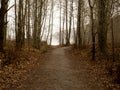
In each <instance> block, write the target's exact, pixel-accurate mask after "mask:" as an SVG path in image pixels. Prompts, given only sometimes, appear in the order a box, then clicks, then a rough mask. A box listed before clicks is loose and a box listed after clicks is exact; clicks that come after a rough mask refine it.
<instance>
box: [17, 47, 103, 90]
mask: <svg viewBox="0 0 120 90" xmlns="http://www.w3.org/2000/svg"><path fill="white" fill-rule="evenodd" d="M65 49H66V48H57V49H54V50H52V51H50V52H47V53H46V54H45V55H44V60H40V61H39V62H38V63H37V64H36V66H35V68H34V69H33V70H32V72H31V74H30V76H29V78H28V80H26V81H25V83H23V86H22V87H21V88H19V89H15V90H105V89H103V88H102V87H100V86H99V83H98V82H95V80H94V77H93V76H92V75H90V74H89V69H88V68H87V67H86V66H85V65H84V64H83V63H81V62H78V61H77V60H75V58H68V57H67V56H66V54H65Z"/></svg>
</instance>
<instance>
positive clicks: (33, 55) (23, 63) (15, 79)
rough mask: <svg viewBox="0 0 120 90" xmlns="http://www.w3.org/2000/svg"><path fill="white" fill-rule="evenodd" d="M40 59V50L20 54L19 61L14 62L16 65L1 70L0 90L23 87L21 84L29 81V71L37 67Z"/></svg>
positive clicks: (9, 65)
mask: <svg viewBox="0 0 120 90" xmlns="http://www.w3.org/2000/svg"><path fill="white" fill-rule="evenodd" d="M17 56H18V55H17ZM39 58H40V51H38V50H34V51H28V50H25V51H24V50H22V51H21V52H19V56H18V57H16V58H15V59H17V60H14V61H16V62H15V63H10V64H8V65H5V66H4V67H2V68H0V90H2V89H8V88H10V89H12V88H14V87H21V82H22V81H23V80H25V79H27V77H28V73H29V71H30V70H32V67H33V66H35V65H36V62H37V60H38V59H39ZM18 61H19V62H18Z"/></svg>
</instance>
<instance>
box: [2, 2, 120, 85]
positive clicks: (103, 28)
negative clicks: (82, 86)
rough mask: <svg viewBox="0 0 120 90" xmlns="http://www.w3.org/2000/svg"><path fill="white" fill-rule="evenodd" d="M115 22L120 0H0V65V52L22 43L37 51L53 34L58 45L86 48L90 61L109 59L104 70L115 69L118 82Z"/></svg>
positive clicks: (119, 43)
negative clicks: (107, 66)
mask: <svg viewBox="0 0 120 90" xmlns="http://www.w3.org/2000/svg"><path fill="white" fill-rule="evenodd" d="M11 1H12V2H13V3H12V5H9V4H10V2H11ZM55 9H56V10H57V11H56V10H55ZM11 10H12V12H13V14H12V16H9V13H10V11H11ZM56 14H57V15H58V16H57V19H58V20H55V15H56ZM9 18H12V19H13V20H14V21H13V22H12V23H11V22H10V21H9V20H10V19H9ZM54 23H58V25H59V26H57V27H58V28H57V30H56V31H57V33H54V32H55V29H54V28H55V25H54ZM11 25H12V26H13V27H12V29H11V28H10V27H11ZM119 25H120V0H0V54H1V55H0V60H1V61H0V63H1V64H0V65H1V67H3V66H4V65H2V64H5V63H3V62H5V59H3V57H2V55H3V56H4V57H7V56H6V55H8V54H10V55H8V56H9V57H12V56H11V55H12V54H11V53H14V52H17V51H19V52H20V51H22V50H23V49H24V48H26V47H27V49H28V50H30V49H31V48H32V49H33V48H34V49H37V50H40V51H41V49H42V46H44V45H46V44H47V45H48V46H49V47H50V46H51V47H52V42H53V38H56V40H57V41H58V42H59V45H58V46H59V47H63V46H72V48H75V49H76V50H79V51H82V50H84V49H86V50H88V51H89V54H90V60H91V62H95V61H100V62H103V61H104V60H108V61H109V60H110V61H111V65H110V66H109V68H108V71H109V73H110V74H112V73H117V74H116V75H117V77H116V79H115V80H116V81H117V83H120V37H119V35H120V26H119ZM11 44H12V45H11ZM51 47H50V48H51ZM9 48H14V49H13V51H12V52H11V51H9V50H10V49H9ZM71 50H72V49H71ZM8 52H9V53H8ZM71 52H72V51H71ZM6 53H7V54H6ZM86 53H87V52H86ZM13 55H15V54H13ZM9 59H10V58H8V60H7V61H8V62H9Z"/></svg>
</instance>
